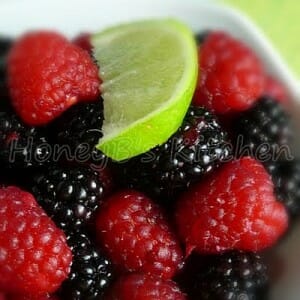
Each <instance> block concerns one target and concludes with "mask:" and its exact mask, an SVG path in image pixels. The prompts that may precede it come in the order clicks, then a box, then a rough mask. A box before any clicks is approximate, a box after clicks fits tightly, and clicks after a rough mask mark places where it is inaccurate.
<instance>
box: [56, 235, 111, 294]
mask: <svg viewBox="0 0 300 300" xmlns="http://www.w3.org/2000/svg"><path fill="white" fill-rule="evenodd" d="M67 242H68V245H69V246H70V248H71V250H72V253H73V263H72V266H71V272H70V275H69V278H68V279H67V280H65V281H64V282H63V284H62V286H61V288H60V290H59V292H58V293H59V295H60V296H61V297H60V299H64V300H96V299H97V300H99V299H102V297H103V293H104V291H105V290H106V289H107V287H108V286H109V285H110V283H111V282H112V279H113V270H112V264H111V262H110V261H109V260H108V259H107V258H106V257H105V256H104V255H103V254H102V253H101V252H100V251H99V250H98V249H97V248H96V247H95V245H94V244H93V242H92V241H91V240H90V238H89V237H88V236H87V235H86V234H85V233H83V232H75V233H74V232H73V233H70V234H69V235H67Z"/></svg>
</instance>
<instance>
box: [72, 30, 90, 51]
mask: <svg viewBox="0 0 300 300" xmlns="http://www.w3.org/2000/svg"><path fill="white" fill-rule="evenodd" d="M73 44H75V45H77V46H78V47H80V48H82V49H84V50H86V51H87V52H88V53H91V52H92V44H91V34H90V33H87V32H85V33H81V34H79V35H78V36H76V37H75V38H74V40H73Z"/></svg>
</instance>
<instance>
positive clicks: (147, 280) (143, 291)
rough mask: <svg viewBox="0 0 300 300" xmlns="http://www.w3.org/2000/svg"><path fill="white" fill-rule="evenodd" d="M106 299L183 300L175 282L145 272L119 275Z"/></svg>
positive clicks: (184, 297) (183, 297) (183, 296)
mask: <svg viewBox="0 0 300 300" xmlns="http://www.w3.org/2000/svg"><path fill="white" fill-rule="evenodd" d="M105 299H106V300H141V299H143V300H185V299H186V296H185V295H184V294H183V293H182V292H181V291H180V290H179V288H178V286H177V285H176V283H175V282H173V281H170V280H162V279H160V278H154V277H151V276H149V275H145V274H129V275H125V276H123V277H121V278H120V279H119V280H118V281H117V282H116V283H115V284H114V285H113V286H112V287H111V290H110V292H109V293H108V295H107V297H106V298H105Z"/></svg>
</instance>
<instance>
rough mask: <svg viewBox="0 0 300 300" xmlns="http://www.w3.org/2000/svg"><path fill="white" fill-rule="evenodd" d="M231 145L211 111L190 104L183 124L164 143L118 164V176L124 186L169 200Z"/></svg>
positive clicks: (217, 162)
mask: <svg viewBox="0 0 300 300" xmlns="http://www.w3.org/2000/svg"><path fill="white" fill-rule="evenodd" d="M230 146H231V144H230V143H229V141H228V138H227V134H226V132H225V131H224V130H223V129H222V128H221V126H220V124H219V122H218V120H217V118H216V117H215V116H214V115H213V114H211V113H210V112H209V111H208V110H206V109H205V108H202V107H190V108H189V110H188V112H187V114H186V116H185V118H184V121H183V124H182V125H181V127H180V128H179V129H178V131H177V132H176V133H175V134H174V135H173V136H171V137H170V138H169V140H168V141H167V142H166V143H164V144H163V145H161V146H157V147H155V148H154V149H152V150H150V151H148V152H146V153H144V154H142V155H139V156H137V157H134V158H132V159H130V160H128V161H127V162H125V163H121V164H119V165H117V166H116V167H117V177H118V179H119V181H120V182H122V183H123V184H124V185H125V186H127V187H130V188H134V189H137V190H140V191H142V192H144V193H146V194H148V195H149V196H151V197H153V198H154V199H158V200H159V201H160V202H166V201H167V200H169V202H171V203H172V202H174V199H175V198H176V197H177V196H178V194H179V193H180V192H181V191H184V190H186V189H187V188H189V186H190V185H191V184H192V183H193V182H197V181H198V180H199V179H201V178H202V177H203V176H204V175H206V174H208V173H210V172H211V171H212V170H214V169H215V168H217V167H218V166H219V165H220V164H221V163H222V161H223V160H226V158H228V156H229V155H230V153H231V151H230V150H231V149H230Z"/></svg>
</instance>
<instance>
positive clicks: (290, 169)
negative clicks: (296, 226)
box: [265, 160, 300, 217]
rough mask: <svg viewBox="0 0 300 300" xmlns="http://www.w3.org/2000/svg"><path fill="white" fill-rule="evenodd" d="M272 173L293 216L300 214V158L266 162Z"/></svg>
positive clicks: (278, 194)
mask: <svg viewBox="0 0 300 300" xmlns="http://www.w3.org/2000/svg"><path fill="white" fill-rule="evenodd" d="M265 165H266V168H267V169H268V171H269V173H270V174H271V175H272V179H273V182H274V185H275V191H276V194H277V197H278V200H280V201H281V202H282V203H283V204H284V205H285V207H286V208H287V210H288V212H289V214H290V215H291V216H292V217H296V216H299V214H300V160H291V161H274V162H268V163H265Z"/></svg>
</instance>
